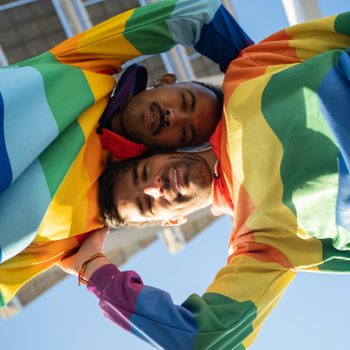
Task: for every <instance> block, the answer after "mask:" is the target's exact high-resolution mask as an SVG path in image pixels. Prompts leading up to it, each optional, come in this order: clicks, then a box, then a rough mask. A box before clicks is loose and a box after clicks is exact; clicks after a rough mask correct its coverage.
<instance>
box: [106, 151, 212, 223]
mask: <svg viewBox="0 0 350 350" xmlns="http://www.w3.org/2000/svg"><path fill="white" fill-rule="evenodd" d="M113 191H114V205H115V208H116V209H117V211H118V213H119V216H120V217H121V218H122V219H123V221H126V222H134V223H140V222H144V221H164V222H166V221H168V220H172V219H174V218H179V217H182V216H185V215H188V214H190V213H192V212H194V211H196V210H198V209H201V208H203V207H205V206H206V205H209V204H210V201H211V192H212V175H211V171H210V169H209V166H208V164H207V162H206V161H204V160H203V159H202V158H201V157H199V156H195V155H191V154H182V153H180V154H158V155H155V156H151V157H149V158H145V159H141V160H138V161H135V163H134V164H133V165H132V166H131V168H129V170H127V171H126V172H125V173H124V174H122V175H121V176H119V177H118V179H117V180H116V183H115V186H114V189H113Z"/></svg>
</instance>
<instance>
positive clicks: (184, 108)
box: [181, 94, 186, 111]
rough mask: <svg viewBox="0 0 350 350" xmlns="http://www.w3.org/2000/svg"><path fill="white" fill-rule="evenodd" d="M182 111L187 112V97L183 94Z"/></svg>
mask: <svg viewBox="0 0 350 350" xmlns="http://www.w3.org/2000/svg"><path fill="white" fill-rule="evenodd" d="M181 97H182V110H183V111H185V110H186V99H185V95H184V94H182V95H181Z"/></svg>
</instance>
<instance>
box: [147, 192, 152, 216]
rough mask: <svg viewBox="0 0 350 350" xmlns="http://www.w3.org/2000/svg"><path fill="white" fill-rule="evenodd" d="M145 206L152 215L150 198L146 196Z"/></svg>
mask: <svg viewBox="0 0 350 350" xmlns="http://www.w3.org/2000/svg"><path fill="white" fill-rule="evenodd" d="M146 205H147V209H148V211H149V212H150V213H151V214H152V215H153V211H152V200H151V197H150V196H146Z"/></svg>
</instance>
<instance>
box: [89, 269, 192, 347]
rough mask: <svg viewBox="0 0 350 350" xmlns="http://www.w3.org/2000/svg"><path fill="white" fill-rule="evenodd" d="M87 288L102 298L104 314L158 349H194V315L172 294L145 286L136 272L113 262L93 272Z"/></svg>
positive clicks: (101, 304)
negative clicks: (124, 269)
mask: <svg viewBox="0 0 350 350" xmlns="http://www.w3.org/2000/svg"><path fill="white" fill-rule="evenodd" d="M88 290H89V291H90V292H91V293H93V294H95V295H96V296H97V298H98V299H99V300H100V302H99V306H100V308H101V309H102V311H103V313H104V315H105V316H106V317H107V318H108V319H110V320H111V321H112V322H114V323H116V324H117V325H118V326H120V327H122V328H123V329H125V330H126V331H129V332H131V333H133V334H135V335H136V336H138V337H140V338H141V339H143V340H145V341H146V342H148V343H150V344H151V345H153V346H154V347H155V348H162V347H166V349H174V350H175V349H177V350H179V349H192V348H193V347H194V340H195V335H196V331H197V327H196V322H195V319H194V316H193V314H192V313H191V312H190V311H189V310H188V309H186V308H185V307H183V306H178V305H175V304H174V303H173V301H172V299H171V297H170V295H169V294H168V293H166V292H164V291H162V290H160V289H157V288H153V287H150V286H145V285H144V284H143V283H142V280H141V278H140V277H139V275H138V274H137V273H136V272H134V271H125V272H121V271H119V270H118V268H117V267H116V266H115V265H113V264H108V265H104V266H102V267H101V268H99V269H98V270H96V271H95V272H94V274H93V275H92V276H91V278H90V281H89V283H88Z"/></svg>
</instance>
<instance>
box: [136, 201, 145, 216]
mask: <svg viewBox="0 0 350 350" xmlns="http://www.w3.org/2000/svg"><path fill="white" fill-rule="evenodd" d="M135 201H136V205H137V209H138V210H139V213H140V214H141V215H144V214H145V213H144V210H143V207H142V203H141V199H140V197H137V198H136V199H135Z"/></svg>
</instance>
